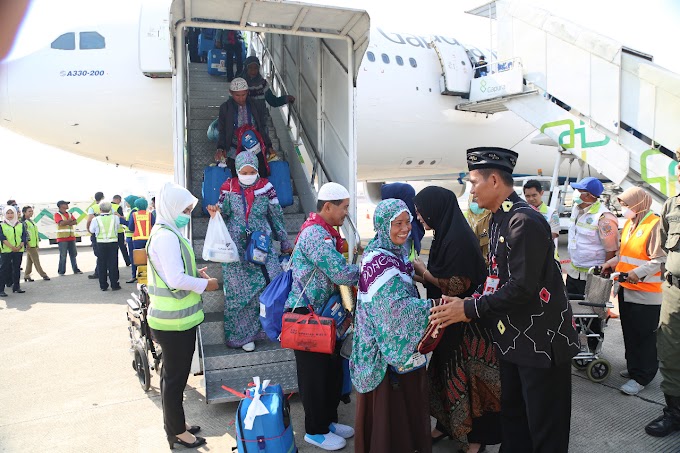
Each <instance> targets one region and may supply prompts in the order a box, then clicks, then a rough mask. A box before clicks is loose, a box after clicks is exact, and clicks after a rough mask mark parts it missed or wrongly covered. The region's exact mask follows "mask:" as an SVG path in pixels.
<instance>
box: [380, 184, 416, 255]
mask: <svg viewBox="0 0 680 453" xmlns="http://www.w3.org/2000/svg"><path fill="white" fill-rule="evenodd" d="M415 196H416V190H415V189H414V188H413V186H412V185H410V184H406V183H402V182H393V183H390V184H383V186H382V187H381V188H380V197H381V198H382V199H383V200H387V199H388V198H396V199H397V200H401V201H403V202H404V203H406V206H408V209H409V212H410V213H411V217H412V219H413V220H412V222H411V234H410V236H409V238H408V240H407V241H406V242H405V243H404V247H405V248H404V250H405V253H406V256H408V257H409V259H410V260H411V261H414V260H415V259H416V258H418V255H420V248H421V241H422V240H423V237H424V236H425V228H423V224H422V223H420V222H419V221H418V218H417V215H416V207H415V205H414V204H413V198H414V197H415Z"/></svg>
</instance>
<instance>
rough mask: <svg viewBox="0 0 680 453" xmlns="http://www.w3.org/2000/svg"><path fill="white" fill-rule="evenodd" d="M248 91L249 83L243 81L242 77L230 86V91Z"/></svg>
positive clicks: (237, 78) (233, 81)
mask: <svg viewBox="0 0 680 453" xmlns="http://www.w3.org/2000/svg"><path fill="white" fill-rule="evenodd" d="M247 90H248V82H246V81H245V79H242V78H241V77H236V78H235V79H234V80H232V81H231V84H230V85H229V91H247Z"/></svg>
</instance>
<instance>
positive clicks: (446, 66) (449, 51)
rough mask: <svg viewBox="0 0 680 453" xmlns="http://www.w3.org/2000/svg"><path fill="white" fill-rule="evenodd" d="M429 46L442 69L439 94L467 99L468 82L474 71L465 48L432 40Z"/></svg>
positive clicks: (468, 91)
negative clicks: (435, 53) (435, 54)
mask: <svg viewBox="0 0 680 453" xmlns="http://www.w3.org/2000/svg"><path fill="white" fill-rule="evenodd" d="M430 46H431V47H432V48H433V49H434V50H435V52H437V57H438V58H439V64H440V66H441V69H442V73H441V77H440V79H439V87H440V89H441V93H442V94H445V95H451V96H466V97H467V95H468V94H469V93H470V81H471V80H472V78H473V76H474V73H475V71H474V68H473V67H472V64H471V63H470V59H469V58H468V55H467V53H466V51H465V48H464V47H463V46H461V45H460V44H449V43H447V42H441V41H438V40H432V41H431V43H430Z"/></svg>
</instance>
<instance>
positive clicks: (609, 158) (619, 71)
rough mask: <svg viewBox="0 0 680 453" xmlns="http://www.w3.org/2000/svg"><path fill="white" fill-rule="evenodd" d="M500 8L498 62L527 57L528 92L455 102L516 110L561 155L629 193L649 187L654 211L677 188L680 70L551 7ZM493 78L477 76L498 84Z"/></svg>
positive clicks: (524, 74)
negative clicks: (631, 189) (634, 188)
mask: <svg viewBox="0 0 680 453" xmlns="http://www.w3.org/2000/svg"><path fill="white" fill-rule="evenodd" d="M495 7H496V14H497V20H498V43H499V60H500V61H519V62H521V68H522V71H521V74H522V77H523V79H524V88H523V90H522V93H519V94H514V95H513V94H510V95H505V93H501V95H499V96H493V97H488V96H487V97H486V99H482V100H479V101H477V102H469V103H464V104H461V105H459V106H458V107H457V108H458V109H460V110H467V111H475V112H486V113H494V112H496V111H501V110H503V109H506V108H507V109H508V110H512V111H513V112H515V113H516V114H518V115H519V116H521V117H522V118H524V119H525V120H526V121H527V122H529V123H531V124H532V125H534V126H535V127H536V128H538V129H539V130H540V131H541V132H542V133H543V134H545V135H546V136H547V137H549V138H550V139H552V142H554V144H555V145H556V146H559V147H560V149H561V150H563V151H564V152H563V153H561V156H562V158H568V156H566V154H571V155H572V156H573V157H576V158H578V159H580V160H582V161H583V162H585V163H587V164H588V165H589V166H590V167H592V168H593V169H594V170H595V171H597V172H598V173H600V174H602V175H604V176H605V177H607V178H609V179H610V180H611V181H612V182H614V183H616V184H618V185H619V186H620V187H621V188H623V189H626V188H628V187H631V186H642V187H645V188H646V189H648V190H649V192H650V194H651V195H652V197H653V198H654V209H656V210H657V211H658V209H659V208H660V204H661V203H663V202H664V201H665V199H666V198H667V197H669V196H673V195H676V194H677V193H678V187H677V182H676V174H675V168H676V166H677V163H676V162H675V161H674V160H673V158H672V156H673V154H672V153H671V152H670V151H669V150H674V149H676V148H677V147H678V146H679V145H680V129H679V128H678V127H677V118H678V115H679V114H680V75H678V74H675V73H672V72H671V71H668V70H666V69H664V68H661V67H659V66H657V65H655V64H654V63H653V61H652V60H653V58H652V57H651V56H650V55H645V54H643V53H640V52H637V51H634V50H632V49H628V48H626V47H624V46H623V45H622V44H621V43H619V42H616V41H614V40H611V39H609V38H607V37H604V36H602V35H599V34H598V33H596V32H594V31H591V30H586V29H583V28H581V27H579V26H577V25H575V24H573V23H571V22H568V21H566V20H563V19H561V18H559V17H556V16H553V15H551V14H550V13H549V12H547V11H544V10H541V9H538V8H535V7H532V6H528V5H523V4H518V3H513V2H507V1H500V0H499V1H497V2H495ZM482 9H483V12H482V13H480V15H481V16H483V17H486V12H485V11H486V9H484V8H482ZM495 76H496V75H493V74H490V75H489V76H486V77H481V78H479V79H475V82H476V83H477V84H478V85H480V86H481V85H482V84H484V85H486V86H487V87H488V86H492V83H493V82H494V77H495ZM485 80H486V83H484V82H485ZM473 91H474V90H473ZM515 91H516V90H515ZM470 99H471V100H472V99H473V96H472V92H471V97H470ZM557 168H559V167H557V166H556V169H557ZM556 173H557V172H556ZM553 177H554V178H555V179H556V178H557V174H555V175H553Z"/></svg>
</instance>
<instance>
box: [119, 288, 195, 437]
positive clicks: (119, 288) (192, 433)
mask: <svg viewBox="0 0 680 453" xmlns="http://www.w3.org/2000/svg"><path fill="white" fill-rule="evenodd" d="M119 289H120V286H112V287H111V291H118V290H119ZM192 434H193V433H192Z"/></svg>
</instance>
